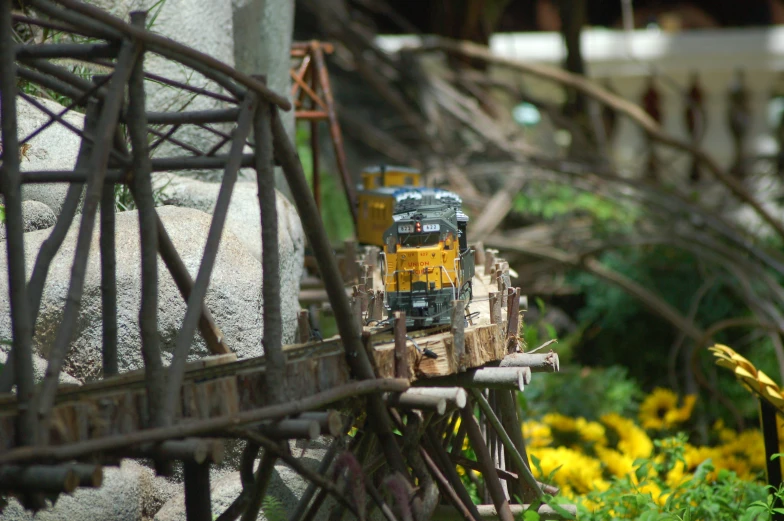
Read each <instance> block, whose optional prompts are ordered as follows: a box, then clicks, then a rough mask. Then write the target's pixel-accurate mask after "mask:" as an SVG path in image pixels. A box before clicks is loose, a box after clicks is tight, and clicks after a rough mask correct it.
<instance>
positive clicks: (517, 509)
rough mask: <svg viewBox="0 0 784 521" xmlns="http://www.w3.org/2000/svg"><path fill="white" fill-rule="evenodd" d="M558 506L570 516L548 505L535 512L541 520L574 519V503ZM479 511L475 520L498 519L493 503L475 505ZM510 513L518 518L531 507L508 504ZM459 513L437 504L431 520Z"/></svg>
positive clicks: (449, 518) (445, 519) (446, 519)
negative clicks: (565, 515)
mask: <svg viewBox="0 0 784 521" xmlns="http://www.w3.org/2000/svg"><path fill="white" fill-rule="evenodd" d="M558 507H559V508H562V509H563V510H565V511H566V512H567V513H568V514H569V515H570V516H571V517H564V516H563V515H561V514H560V513H558V512H557V511H556V510H555V509H553V507H551V506H549V505H539V507H538V508H537V509H536V512H537V513H538V514H539V517H538V519H540V520H541V521H560V520H562V519H574V518H575V517H574V516H577V507H576V506H574V505H558ZM476 508H477V510H478V511H479V515H478V517H476V518H475V519H476V521H485V520H486V521H494V520H496V519H500V516H499V515H498V511H497V510H496V507H495V505H476ZM509 508H510V510H511V512H512V514H513V515H514V516H515V517H517V518H518V519H520V518H522V514H523V513H524V512H525V511H526V510H528V509H529V508H531V505H509ZM459 515H460V514H459V513H458V512H455V510H454V508H453V507H451V506H449V505H439V506H438V507H436V510H435V512H433V518H432V521H453V520H454V519H455V518H456V517H457V516H459Z"/></svg>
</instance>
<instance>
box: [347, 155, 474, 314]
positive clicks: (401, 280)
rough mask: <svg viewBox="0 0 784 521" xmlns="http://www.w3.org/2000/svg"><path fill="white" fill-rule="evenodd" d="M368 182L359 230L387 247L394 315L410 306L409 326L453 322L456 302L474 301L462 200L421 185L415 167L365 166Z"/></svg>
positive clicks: (384, 266)
mask: <svg viewBox="0 0 784 521" xmlns="http://www.w3.org/2000/svg"><path fill="white" fill-rule="evenodd" d="M363 181H364V182H363V186H362V187H361V190H360V194H359V216H360V221H359V223H360V224H359V233H358V235H359V240H360V242H362V243H365V244H375V245H378V246H381V247H382V248H383V253H382V254H381V259H382V262H381V273H382V275H383V276H384V286H385V288H384V289H385V307H386V309H387V312H388V314H389V317H390V318H391V317H392V316H393V314H394V312H395V311H405V313H406V326H407V328H409V329H418V328H422V327H427V326H433V325H439V324H449V323H450V321H451V310H452V305H453V304H452V302H453V301H454V300H458V299H459V300H466V301H470V300H471V280H472V279H473V276H474V254H473V250H472V249H471V248H469V247H468V240H467V236H466V230H467V225H468V216H466V215H465V214H464V213H463V212H462V211H461V204H462V200H461V199H460V197H459V196H458V195H457V194H455V193H453V192H450V191H447V190H441V189H437V188H426V187H422V186H418V185H419V183H420V176H419V172H417V171H415V170H409V169H403V168H394V169H392V168H384V167H380V168H378V169H372V170H366V171H365V172H364V174H363ZM380 230H383V232H382V233H379V231H380Z"/></svg>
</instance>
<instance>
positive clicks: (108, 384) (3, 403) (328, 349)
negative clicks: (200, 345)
mask: <svg viewBox="0 0 784 521" xmlns="http://www.w3.org/2000/svg"><path fill="white" fill-rule="evenodd" d="M448 330H449V326H438V327H432V328H428V329H421V330H417V331H411V332H410V333H408V336H409V337H411V338H422V337H425V336H429V335H434V334H438V333H442V332H445V331H448ZM370 338H371V345H372V346H378V345H382V344H387V343H390V342H394V334H393V333H392V332H391V330H386V329H384V330H382V331H378V332H375V333H372V334H371V337H370ZM284 350H285V353H286V357H287V360H288V362H289V363H297V362H302V361H305V360H316V359H319V358H323V357H327V356H336V355H339V354H341V353H342V352H343V343H342V342H341V340H340V337H337V336H336V337H333V338H329V339H327V340H324V341H316V342H309V343H307V344H295V345H291V346H286V347H284ZM232 356H233V354H232V355H217V356H212V357H207V358H204V359H202V360H195V361H193V362H189V366H190V368H188V369H187V370H186V373H185V381H186V382H188V381H190V382H200V381H204V380H213V379H216V378H222V377H226V376H234V375H238V374H242V373H245V372H263V371H264V369H265V365H266V360H265V358H264V356H259V357H256V358H248V359H245V360H234V361H228V360H230V358H231V357H232ZM144 386H145V379H144V370H143V369H139V370H135V371H131V372H128V373H123V374H120V375H117V376H114V377H111V378H107V379H105V380H101V381H98V382H90V383H87V384H84V385H78V386H77V385H72V386H69V385H63V386H61V387H60V388H59V389H58V392H57V399H56V402H55V403H64V402H72V401H78V400H80V399H82V398H84V397H86V396H90V395H94V394H109V393H111V392H113V391H117V392H127V391H131V390H136V389H143V388H144ZM15 410H16V396H15V395H13V394H6V395H0V412H12V411H15Z"/></svg>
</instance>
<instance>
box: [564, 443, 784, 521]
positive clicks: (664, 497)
mask: <svg viewBox="0 0 784 521" xmlns="http://www.w3.org/2000/svg"><path fill="white" fill-rule="evenodd" d="M685 441H686V438H685V436H683V435H679V436H677V437H675V438H670V439H667V440H660V441H658V442H657V443H656V449H657V452H658V453H659V457H658V458H651V459H642V460H638V461H636V462H635V467H636V473H635V474H636V475H635V476H627V477H624V478H621V479H616V480H614V481H613V482H612V483H611V484H610V487H609V488H607V489H606V490H602V491H593V492H590V493H589V494H588V495H587V496H586V497H585V498H583V500H582V501H580V503H579V504H578V518H579V519H581V520H586V521H605V520H615V519H638V520H644V521H692V520H694V521H696V520H701V521H714V520H715V521H719V520H722V521H723V520H730V519H732V520H744V521H762V520H768V519H771V514H772V513H773V511H774V509H775V508H777V506H776V504H775V503H774V500H775V499H777V498H778V499H779V500H781V499H782V497H784V490H783V489H779V490H775V489H770V488H769V487H766V486H765V485H763V484H761V483H757V482H749V481H743V480H741V479H739V478H738V476H737V475H736V474H735V473H734V472H732V471H728V470H720V471H719V472H718V473H717V472H715V471H714V467H713V465H712V463H711V461H710V460H706V461H705V462H703V463H702V464H701V465H700V466H699V467H698V468H697V470H696V472H695V473H694V475H693V477H692V478H691V479H688V480H686V481H684V482H683V483H681V484H679V485H677V486H674V487H671V486H669V485H668V484H667V482H666V481H665V477H666V475H667V473H668V472H671V471H673V469H674V468H675V467H676V466H677V465H678V464H679V463H681V462H683V454H684V445H685Z"/></svg>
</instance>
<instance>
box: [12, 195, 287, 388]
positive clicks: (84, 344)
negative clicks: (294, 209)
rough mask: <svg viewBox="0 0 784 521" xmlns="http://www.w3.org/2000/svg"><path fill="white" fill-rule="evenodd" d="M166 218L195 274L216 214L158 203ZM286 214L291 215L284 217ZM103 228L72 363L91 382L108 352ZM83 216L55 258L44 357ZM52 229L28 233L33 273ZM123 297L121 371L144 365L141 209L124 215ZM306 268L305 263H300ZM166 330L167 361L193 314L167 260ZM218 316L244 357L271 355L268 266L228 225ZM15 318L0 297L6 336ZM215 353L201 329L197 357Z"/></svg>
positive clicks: (215, 296)
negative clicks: (265, 339)
mask: <svg viewBox="0 0 784 521" xmlns="http://www.w3.org/2000/svg"><path fill="white" fill-rule="evenodd" d="M158 212H159V215H160V217H161V220H162V221H163V223H164V226H165V227H166V229H167V230H168V232H169V234H170V236H171V238H172V241H173V243H174V245H175V247H176V248H177V251H178V252H179V254H180V256H181V257H182V259H183V262H184V263H185V266H186V267H187V268H188V270H189V272H190V273H191V276H192V277H193V278H194V279H195V278H196V273H197V271H198V267H199V264H200V261H201V257H202V253H203V249H204V244H205V241H206V237H207V231H208V229H209V225H210V221H211V217H210V216H209V215H207V214H206V213H204V212H200V211H198V210H193V209H187V208H177V207H172V206H165V207H161V208H158ZM285 218H286V217H285V216H284V217H283V219H285ZM98 228H99V227H98V226H96V231H95V234H94V236H93V243H92V247H91V253H90V257H89V260H88V263H87V273H86V278H85V287H84V293H83V297H82V304H81V310H80V316H79V319H78V320H77V326H76V332H75V335H74V338H73V341H72V342H71V348H70V354H69V356H68V358H67V359H66V365H65V369H66V371H67V372H68V373H69V374H71V375H72V376H74V377H76V378H78V379H80V380H82V381H90V380H93V379H95V378H97V377H99V376H100V367H101V363H100V359H101V358H100V356H101V338H102V333H101V292H100V282H101V277H100V256H99V253H98ZM77 234H78V222H77V223H74V225H73V226H72V227H71V230H70V231H69V233H68V236H67V237H66V239H65V241H64V243H63V246H62V247H61V248H60V251H59V252H58V254H57V256H56V257H55V259H54V261H53V262H52V265H51V268H50V270H49V277H48V279H47V283H46V287H45V288H44V293H43V298H42V302H41V311H40V315H39V318H38V323H37V325H36V336H35V338H34V348H35V350H36V352H37V353H38V354H39V355H41V356H43V357H44V358H46V357H47V355H48V350H49V349H50V348H51V346H52V344H53V341H54V338H55V335H56V332H57V328H58V326H59V325H60V320H61V318H62V313H63V308H64V306H65V298H66V294H67V291H68V284H69V281H70V271H71V263H72V259H73V255H74V249H75V244H76V238H77ZM48 235H49V232H48V231H44V230H42V231H37V232H31V233H27V234H25V260H26V270H27V273H28V274H29V273H31V271H32V268H33V265H34V262H35V258H36V255H37V253H38V250H39V249H40V247H41V243H42V242H43V241H44V240H45V239H46V238H47V237H48ZM116 243H117V250H116V251H117V259H118V263H117V295H118V306H117V309H118V312H117V321H118V331H119V335H118V357H119V365H120V371H123V372H124V371H130V370H133V369H139V368H141V367H143V361H142V356H141V350H140V345H141V339H140V333H139V327H138V313H139V302H140V271H141V268H140V263H141V261H140V252H139V238H138V215H137V212H135V211H131V212H123V213H119V214H117V232H116ZM301 256H302V251H301V249H300V250H299V251H294V250H287V251H282V252H281V257H282V258H287V257H290V258H301ZM6 266H7V265H6V252H5V248H0V272H5V271H6V270H7V267H6ZM299 266H300V269H301V266H302V263H301V261H300V264H299ZM159 274H160V275H159V278H160V286H159V295H160V296H159V304H158V309H159V312H158V320H159V322H158V331H159V333H160V339H161V349H162V352H163V357H164V361H165V363H168V361H169V360H170V359H171V352H172V350H173V348H174V342H175V338H176V334H177V332H178V330H179V328H180V325H181V323H182V319H183V317H184V315H185V303H184V301H183V300H182V297H181V296H180V294H179V291H178V290H177V287H176V286H175V284H174V281H173V280H172V278H171V276H170V275H169V273H168V270H166V268H165V266H164V264H163V263H162V262H159ZM298 287H299V286H298V285H295V286H293V287H287V286H285V285H284V286H283V294H284V295H288V294H294V295H296V294H297V290H298ZM7 294H8V288H7V279H1V280H0V295H7ZM206 303H207V306H208V307H209V308H210V310H211V312H212V314H213V317H214V318H215V321H216V322H217V324H218V326H219V327H220V328H221V329H222V331H223V334H224V337H225V339H226V342H227V343H228V345H229V346H230V347H231V348H232V349H233V350H234V351H235V352H236V353H237V355H238V357H240V358H247V357H253V356H260V355H261V354H263V348H262V346H261V338H262V302H261V265H260V263H259V262H258V260H256V259H255V258H254V257H253V256H252V255H251V254H250V253H248V251H247V249H246V248H245V246H243V244H242V243H241V242H240V241H239V240H238V239H237V237H236V236H235V235H234V234H233V233H232V232H231V231H228V230H225V231H224V234H223V237H222V241H221V246H220V250H219V252H218V256H217V259H216V263H215V266H214V269H213V272H212V278H211V282H210V287H209V290H208V292H207V298H206ZM284 312H285V313H287V314H284V319H286V320H288V321H289V322H290V323H291V324H292V325H290V326H289V327H288V329H287V330H286V331H287V332H288V333H287V337H286V340H287V341H290V340H291V339H292V338H293V336H294V333H293V331H294V327H293V326H295V324H296V320H295V318H294V317H295V316H296V310H293V309H287V310H284ZM10 332H11V321H10V317H9V304H8V299H7V298H3V299H0V338H10V336H11V335H10ZM206 354H208V351H207V349H206V346H205V345H204V341H203V340H202V339H201V336H200V335H198V333H197V334H196V337H195V338H194V342H193V346H192V348H191V358H192V359H193V358H197V357H200V356H204V355H206Z"/></svg>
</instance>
